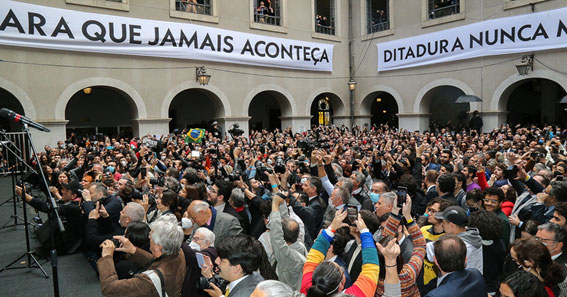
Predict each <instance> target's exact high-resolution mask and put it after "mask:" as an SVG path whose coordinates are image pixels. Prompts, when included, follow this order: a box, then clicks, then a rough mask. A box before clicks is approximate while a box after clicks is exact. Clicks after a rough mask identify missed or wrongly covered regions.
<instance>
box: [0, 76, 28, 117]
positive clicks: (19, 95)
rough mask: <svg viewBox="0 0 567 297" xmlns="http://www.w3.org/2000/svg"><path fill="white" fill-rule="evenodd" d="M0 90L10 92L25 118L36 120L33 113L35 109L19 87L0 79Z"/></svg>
mask: <svg viewBox="0 0 567 297" xmlns="http://www.w3.org/2000/svg"><path fill="white" fill-rule="evenodd" d="M0 88H2V89H4V90H6V91H8V92H10V93H11V94H12V95H14V97H16V99H18V101H19V102H20V104H21V105H22V107H23V108H24V113H25V116H26V117H28V118H30V119H32V120H37V114H36V111H35V107H34V105H33V102H32V100H31V98H30V96H29V95H28V94H27V93H26V91H24V89H22V88H21V87H20V86H18V85H16V84H15V83H13V82H11V81H9V80H6V79H4V78H3V77H0Z"/></svg>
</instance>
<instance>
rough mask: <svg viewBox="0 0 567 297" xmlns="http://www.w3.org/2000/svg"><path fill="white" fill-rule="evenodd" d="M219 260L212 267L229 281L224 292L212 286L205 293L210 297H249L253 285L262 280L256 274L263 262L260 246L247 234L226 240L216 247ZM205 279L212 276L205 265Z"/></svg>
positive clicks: (209, 269)
mask: <svg viewBox="0 0 567 297" xmlns="http://www.w3.org/2000/svg"><path fill="white" fill-rule="evenodd" d="M217 252H218V257H217V259H216V260H215V264H217V265H218V268H219V276H220V277H221V278H223V279H224V280H226V281H228V282H229V283H228V285H227V286H226V290H225V291H224V294H223V291H222V290H221V289H220V288H219V287H218V286H217V285H216V284H214V283H212V282H211V283H209V285H210V287H211V288H210V289H205V292H207V293H208V294H209V296H211V297H220V296H223V295H224V296H230V297H249V296H250V295H251V294H252V291H254V289H255V288H256V285H257V284H258V283H260V282H261V281H263V280H264V278H263V277H262V276H261V275H260V274H259V273H258V272H256V271H257V270H258V269H259V268H260V264H261V262H262V254H261V253H262V252H263V250H262V245H261V244H260V243H259V242H258V241H257V240H255V239H253V238H252V237H250V236H248V235H236V236H230V237H228V238H226V240H224V241H221V242H220V243H219V245H217ZM205 274H207V275H205V276H212V267H210V266H209V265H207V266H205Z"/></svg>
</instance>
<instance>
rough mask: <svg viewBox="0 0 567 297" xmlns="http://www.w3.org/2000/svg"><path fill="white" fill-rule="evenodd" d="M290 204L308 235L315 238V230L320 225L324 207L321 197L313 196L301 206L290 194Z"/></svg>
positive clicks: (316, 230)
mask: <svg viewBox="0 0 567 297" xmlns="http://www.w3.org/2000/svg"><path fill="white" fill-rule="evenodd" d="M290 204H291V206H292V207H293V211H294V212H295V213H296V214H297V215H298V216H299V218H300V219H301V220H302V221H303V224H304V225H305V231H306V233H308V234H309V237H310V238H317V232H318V231H319V228H320V227H321V223H322V222H323V215H324V214H325V207H323V202H322V201H321V198H319V197H315V198H313V199H311V200H310V201H309V202H307V206H303V205H301V203H299V201H297V199H295V197H293V196H292V197H291V200H290Z"/></svg>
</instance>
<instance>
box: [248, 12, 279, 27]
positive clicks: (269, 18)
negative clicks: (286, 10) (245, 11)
mask: <svg viewBox="0 0 567 297" xmlns="http://www.w3.org/2000/svg"><path fill="white" fill-rule="evenodd" d="M254 22H256V23H260V24H268V25H274V26H280V25H281V18H280V16H275V15H267V14H261V13H254Z"/></svg>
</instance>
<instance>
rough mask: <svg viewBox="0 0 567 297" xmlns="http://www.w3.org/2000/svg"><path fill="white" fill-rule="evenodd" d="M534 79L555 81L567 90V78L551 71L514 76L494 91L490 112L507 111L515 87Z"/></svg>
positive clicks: (535, 71)
mask: <svg viewBox="0 0 567 297" xmlns="http://www.w3.org/2000/svg"><path fill="white" fill-rule="evenodd" d="M532 78H543V79H548V80H550V81H553V82H555V83H557V84H558V85H560V86H561V87H562V88H563V89H564V90H567V77H566V76H565V75H561V74H560V73H556V72H553V71H549V70H534V71H532V72H530V73H529V74H528V75H524V76H522V75H519V74H513V75H511V76H509V77H508V78H506V79H505V80H504V81H502V83H500V85H498V87H497V88H496V90H494V94H493V95H492V99H491V100H492V101H491V102H490V110H491V111H506V109H507V107H506V105H507V104H508V98H509V95H510V93H511V92H512V91H513V90H514V86H516V85H518V84H519V83H521V82H523V81H525V80H528V79H532Z"/></svg>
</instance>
